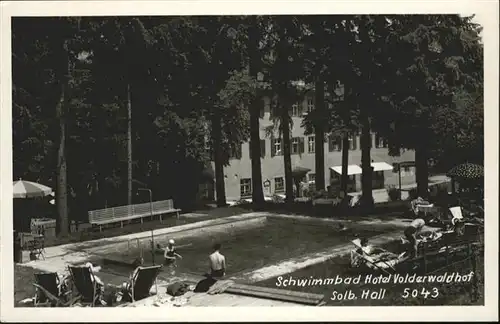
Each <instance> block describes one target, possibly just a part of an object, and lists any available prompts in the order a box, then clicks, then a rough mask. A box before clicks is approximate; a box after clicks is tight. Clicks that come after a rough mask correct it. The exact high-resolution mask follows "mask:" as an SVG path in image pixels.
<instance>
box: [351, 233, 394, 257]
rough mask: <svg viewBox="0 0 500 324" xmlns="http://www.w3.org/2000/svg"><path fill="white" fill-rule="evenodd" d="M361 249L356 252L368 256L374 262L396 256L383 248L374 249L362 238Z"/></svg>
mask: <svg viewBox="0 0 500 324" xmlns="http://www.w3.org/2000/svg"><path fill="white" fill-rule="evenodd" d="M360 245H361V248H360V249H359V250H360V251H358V253H359V254H362V255H366V256H370V257H372V258H374V260H375V261H380V260H382V259H386V258H393V257H394V256H396V254H394V253H392V252H389V251H387V250H385V249H383V248H380V247H375V246H373V245H371V244H369V243H368V239H367V238H362V239H361V242H360Z"/></svg>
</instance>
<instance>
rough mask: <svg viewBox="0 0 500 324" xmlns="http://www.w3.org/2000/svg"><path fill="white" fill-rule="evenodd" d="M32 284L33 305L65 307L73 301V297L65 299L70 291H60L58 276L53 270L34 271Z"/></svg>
mask: <svg viewBox="0 0 500 324" xmlns="http://www.w3.org/2000/svg"><path fill="white" fill-rule="evenodd" d="M33 286H35V288H36V293H35V298H34V300H33V304H34V306H35V307H44V306H52V307H67V306H69V305H71V304H72V303H74V302H75V300H74V299H73V300H72V299H69V300H67V296H68V294H69V293H71V292H70V291H66V292H61V290H60V282H59V276H58V275H57V273H55V272H42V273H35V283H33Z"/></svg>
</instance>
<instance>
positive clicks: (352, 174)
mask: <svg viewBox="0 0 500 324" xmlns="http://www.w3.org/2000/svg"><path fill="white" fill-rule="evenodd" d="M271 101H272V99H271V96H270V95H265V96H263V105H262V108H261V113H260V123H259V124H260V138H261V140H260V141H261V165H262V181H263V190H264V195H267V196H270V195H273V194H282V193H284V191H285V170H284V160H283V155H282V152H283V147H282V141H281V140H280V139H279V134H278V133H277V132H275V133H274V135H273V136H269V132H268V131H266V129H268V128H269V126H272V125H273V120H272V118H271V113H272V110H271ZM314 103H315V100H314V93H310V94H308V95H306V96H305V98H304V99H303V101H301V102H298V103H296V104H295V105H293V106H292V112H291V115H292V121H293V127H292V128H291V132H290V133H291V136H292V140H291V160H292V169H293V168H294V167H302V168H307V169H310V170H311V171H310V172H308V173H307V175H306V177H305V178H304V179H303V181H304V182H305V181H308V182H309V181H314V180H315V178H316V172H315V160H314V158H315V154H314V150H315V136H314V134H311V135H305V134H304V132H305V129H304V127H302V126H301V125H302V120H303V118H304V116H305V115H306V114H307V113H308V112H309V111H311V110H313V109H314ZM371 138H372V149H371V159H372V167H373V171H374V173H373V188H374V189H382V188H385V187H386V186H396V187H398V186H399V184H400V176H399V172H396V170H395V169H393V166H394V163H397V162H403V161H414V159H415V154H414V151H404V152H401V155H400V156H396V157H392V156H389V153H388V148H387V147H388V146H387V141H385V140H384V138H382V137H380V136H378V135H377V134H372V136H371ZM324 152H325V156H324V158H325V174H324V177H325V184H326V186H328V185H330V186H331V187H332V189H334V188H336V187H340V174H341V172H342V138H341V137H340V136H332V135H327V136H326V139H325V144H324ZM234 155H235V156H234V157H233V158H231V159H230V161H229V165H228V166H226V167H224V177H225V179H224V181H225V190H226V198H227V199H228V200H239V199H242V198H250V197H251V195H252V181H251V178H252V167H251V158H250V143H248V142H246V143H243V144H242V145H241V150H240V151H239V152H236V154H234ZM348 174H349V179H350V181H349V184H348V190H349V192H357V191H361V148H360V138H359V134H353V135H352V136H350V139H349V166H348ZM410 183H415V169H414V167H407V168H404V169H402V170H401V184H402V185H405V184H410ZM210 187H212V186H210ZM212 188H213V187H212ZM212 188H210V190H212ZM207 189H208V188H207ZM215 194H216V193H215ZM210 196H212V195H210Z"/></svg>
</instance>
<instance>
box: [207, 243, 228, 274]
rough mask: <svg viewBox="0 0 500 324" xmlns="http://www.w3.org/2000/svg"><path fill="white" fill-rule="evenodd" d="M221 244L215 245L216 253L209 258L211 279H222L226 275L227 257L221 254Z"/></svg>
mask: <svg viewBox="0 0 500 324" xmlns="http://www.w3.org/2000/svg"><path fill="white" fill-rule="evenodd" d="M220 249H221V245H220V243H216V244H214V252H213V253H212V254H210V256H209V261H210V262H209V263H210V277H212V278H214V279H220V278H222V277H224V275H225V274H226V257H225V256H224V255H222V254H221V253H220Z"/></svg>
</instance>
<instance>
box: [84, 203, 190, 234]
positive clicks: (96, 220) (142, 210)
mask: <svg viewBox="0 0 500 324" xmlns="http://www.w3.org/2000/svg"><path fill="white" fill-rule="evenodd" d="M151 207H152V208H151ZM179 212H180V209H176V208H174V202H173V200H171V199H168V200H161V201H155V202H153V203H152V206H151V204H150V203H143V204H137V205H127V206H118V207H112V208H104V209H98V210H91V211H89V212H88V214H89V223H90V224H92V225H98V226H99V231H102V226H103V225H107V224H113V223H120V225H121V227H123V222H124V221H129V220H132V219H137V218H140V219H141V224H142V223H143V218H144V217H148V216H150V217H151V218H152V217H153V216H156V215H160V222H162V221H163V214H173V213H175V214H176V215H177V218H179Z"/></svg>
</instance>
